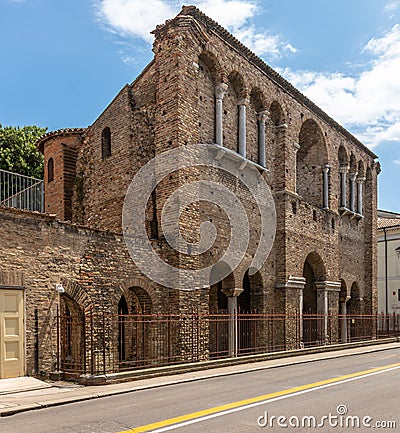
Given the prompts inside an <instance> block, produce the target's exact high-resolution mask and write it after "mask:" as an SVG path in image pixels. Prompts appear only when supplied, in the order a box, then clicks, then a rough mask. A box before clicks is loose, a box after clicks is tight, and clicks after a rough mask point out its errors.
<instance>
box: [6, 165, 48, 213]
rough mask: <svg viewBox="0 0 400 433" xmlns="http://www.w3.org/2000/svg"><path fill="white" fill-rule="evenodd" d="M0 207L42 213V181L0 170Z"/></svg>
mask: <svg viewBox="0 0 400 433" xmlns="http://www.w3.org/2000/svg"><path fill="white" fill-rule="evenodd" d="M0 205H1V206H6V207H14V208H17V209H25V210H30V211H36V212H42V213H43V212H44V182H43V180H41V179H36V178H34V177H29V176H24V175H22V174H17V173H12V172H10V171H6V170H0Z"/></svg>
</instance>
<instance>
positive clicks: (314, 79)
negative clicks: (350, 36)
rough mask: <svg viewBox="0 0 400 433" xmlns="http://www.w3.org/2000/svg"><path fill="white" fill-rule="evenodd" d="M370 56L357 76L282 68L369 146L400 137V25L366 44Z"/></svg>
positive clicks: (311, 96)
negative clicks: (367, 62)
mask: <svg viewBox="0 0 400 433" xmlns="http://www.w3.org/2000/svg"><path fill="white" fill-rule="evenodd" d="M364 53H366V54H368V55H369V56H370V57H371V58H370V62H369V64H368V65H367V66H366V67H365V68H364V70H363V71H360V72H358V74H356V75H354V76H347V75H344V74H341V73H323V72H313V71H291V70H289V69H285V70H283V71H281V73H282V75H284V76H285V77H286V78H287V79H288V80H289V81H290V82H292V83H293V85H294V86H296V87H298V88H299V89H300V90H301V91H302V92H303V93H304V94H305V95H306V96H308V97H309V98H310V99H311V100H313V101H314V102H315V103H317V104H318V105H319V106H320V107H321V108H322V109H324V110H326V111H327V113H328V114H329V115H330V116H332V117H333V118H335V119H337V120H338V121H339V122H340V123H342V124H343V125H344V126H346V127H347V128H349V129H351V130H352V131H353V132H354V133H355V134H356V135H357V136H358V137H359V138H360V139H361V140H362V141H364V142H365V144H367V145H368V146H369V147H373V146H375V145H377V144H379V143H380V142H382V141H394V140H400V80H399V79H398V77H399V76H400V25H398V24H396V25H395V26H393V28H392V29H391V30H389V31H388V32H387V33H386V34H384V35H383V36H382V37H380V38H373V39H371V40H370V41H369V42H368V43H367V45H366V46H365V48H364Z"/></svg>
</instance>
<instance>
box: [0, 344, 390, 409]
mask: <svg viewBox="0 0 400 433" xmlns="http://www.w3.org/2000/svg"><path fill="white" fill-rule="evenodd" d="M378 341H379V342H378ZM397 342H399V338H390V339H385V340H377V341H376V342H374V343H373V344H358V345H357V346H354V345H353V344H357V343H349V345H351V347H345V349H349V348H358V347H366V348H368V349H369V350H366V351H365V352H358V353H341V352H342V351H341V350H337V349H331V350H322V351H321V350H318V351H315V350H311V349H300V350H298V351H294V352H301V353H299V354H298V355H307V354H313V353H324V352H333V351H335V352H336V353H334V354H331V355H329V356H327V357H325V358H316V359H311V360H310V359H299V360H297V361H294V362H293V361H291V362H282V363H279V364H276V365H266V366H260V367H249V368H245V369H243V370H239V371H226V372H219V373H210V374H209V375H206V376H201V377H191V378H179V377H178V378H174V379H172V380H170V381H167V382H164V383H155V384H148V385H141V386H137V387H136V388H130V389H122V390H110V391H103V392H99V393H96V392H93V393H87V394H86V395H81V396H65V397H60V399H59V400H54V401H49V402H47V403H46V402H34V403H30V404H25V405H21V406H17V407H15V406H14V407H9V408H4V409H0V417H6V416H11V415H15V414H18V413H22V412H27V411H31V410H38V409H44V408H49V407H55V406H61V405H64V404H69V403H77V402H81V401H88V400H93V399H97V398H102V397H111V396H114V395H122V394H127V393H131V392H135V391H141V390H144V389H153V388H160V387H165V386H170V385H173V384H179V383H189V382H195V381H198V380H206V379H211V378H214V377H222V376H230V375H235V374H243V373H249V372H253V371H259V370H268V369H272V368H278V367H286V366H289V365H298V364H305V363H309V362H317V361H324V360H327V359H335V358H341V357H346V356H356V355H361V354H363V353H372V352H380V351H384V350H391V349H393V347H379V346H381V345H383V344H390V343H397ZM368 343H371V342H368ZM347 346H348V345H347ZM371 346H372V347H371ZM329 347H332V346H329ZM316 349H318V348H316ZM305 351H307V353H305ZM277 353H279V352H276V354H277ZM285 353H286V352H285ZM255 356H257V355H255ZM292 356H294V355H293V354H292ZM287 357H288V356H286V358H287ZM277 358H278V357H276V358H275V359H277ZM234 359H236V358H234ZM270 360H271V359H270ZM257 361H263V359H258V360H257ZM253 362H256V361H253ZM238 364H239V363H236V364H230V365H231V366H233V365H238ZM226 366H227V365H221V364H220V365H219V366H218V367H226ZM213 367H217V366H213ZM209 368H211V367H209ZM203 370H205V368H204V369H203ZM192 371H195V370H188V371H178V372H177V374H182V373H187V372H192ZM197 371H200V370H199V369H197ZM166 375H167V373H166V374H164V376H166ZM150 377H151V378H155V377H160V376H149V377H140V378H139V377H138V378H137V379H136V380H139V379H146V378H150ZM126 381H128V380H126ZM130 381H132V379H131V380H130ZM108 383H109V384H111V383H110V382H108ZM114 383H118V382H114ZM119 383H120V382H119ZM80 389H82V390H85V388H80Z"/></svg>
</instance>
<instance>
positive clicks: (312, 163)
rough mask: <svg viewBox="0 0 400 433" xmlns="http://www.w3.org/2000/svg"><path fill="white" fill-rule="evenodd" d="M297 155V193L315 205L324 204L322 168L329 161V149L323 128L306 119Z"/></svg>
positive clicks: (301, 130)
mask: <svg viewBox="0 0 400 433" xmlns="http://www.w3.org/2000/svg"><path fill="white" fill-rule="evenodd" d="M299 145H300V148H299V150H298V152H297V157H296V180H297V193H298V194H299V195H301V196H302V197H303V198H304V200H305V201H307V202H309V203H311V204H313V205H314V206H317V207H321V206H322V204H323V178H322V168H323V166H324V165H325V164H327V163H328V150H327V146H326V142H325V138H324V135H323V133H322V130H321V128H320V127H319V125H318V124H317V122H316V121H315V120H312V119H308V120H306V121H305V122H304V123H303V124H302V126H301V129H300V134H299Z"/></svg>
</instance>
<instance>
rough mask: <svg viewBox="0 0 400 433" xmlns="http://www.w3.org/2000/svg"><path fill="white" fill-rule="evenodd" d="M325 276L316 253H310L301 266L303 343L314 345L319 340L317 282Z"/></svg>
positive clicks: (319, 319)
mask: <svg viewBox="0 0 400 433" xmlns="http://www.w3.org/2000/svg"><path fill="white" fill-rule="evenodd" d="M325 276H326V271H325V265H324V263H323V261H322V259H321V257H320V256H319V255H318V254H317V253H316V252H312V253H310V254H309V255H308V256H307V258H306V260H305V262H304V266H303V277H304V278H305V280H306V282H305V286H304V291H303V343H304V345H308V346H311V345H315V344H316V343H317V342H318V340H319V339H320V337H321V336H320V328H321V323H320V322H321V320H322V319H323V318H320V317H318V315H317V314H318V308H317V288H316V285H315V283H316V282H317V281H324V280H325Z"/></svg>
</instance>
